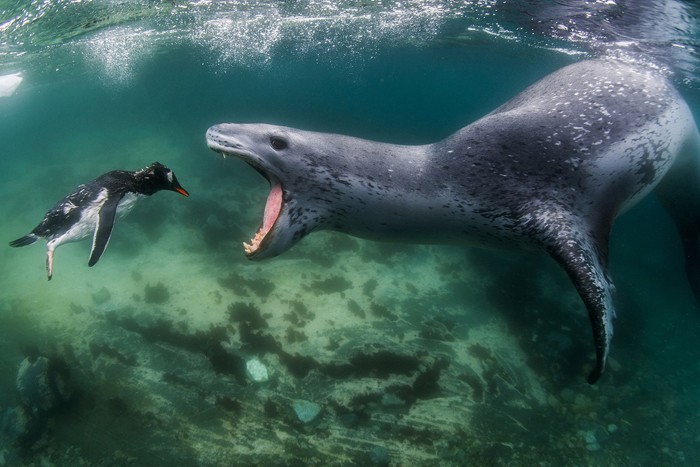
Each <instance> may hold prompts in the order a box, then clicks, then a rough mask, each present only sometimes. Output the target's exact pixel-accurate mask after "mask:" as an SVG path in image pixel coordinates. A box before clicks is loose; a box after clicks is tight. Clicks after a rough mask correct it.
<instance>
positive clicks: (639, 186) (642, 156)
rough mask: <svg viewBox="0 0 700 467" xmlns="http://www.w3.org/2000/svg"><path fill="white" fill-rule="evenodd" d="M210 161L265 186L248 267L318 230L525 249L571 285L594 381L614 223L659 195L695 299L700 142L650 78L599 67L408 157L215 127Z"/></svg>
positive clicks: (599, 364) (377, 147) (686, 114)
mask: <svg viewBox="0 0 700 467" xmlns="http://www.w3.org/2000/svg"><path fill="white" fill-rule="evenodd" d="M206 138H207V143H208V146H209V147H210V148H211V149H213V150H214V151H216V152H218V153H220V154H221V155H222V156H224V157H226V156H235V157H238V158H240V159H242V160H244V161H245V162H247V163H248V164H249V165H251V166H252V167H254V168H255V169H256V170H257V171H259V172H260V173H261V174H262V175H264V176H265V177H266V178H267V180H268V181H269V183H270V187H271V189H270V194H269V196H268V199H267V203H266V206H265V209H264V215H263V221H262V223H261V226H260V229H259V230H258V232H257V233H256V234H255V236H254V237H253V239H252V240H251V241H250V243H244V248H245V252H246V255H247V257H248V258H250V259H262V258H268V257H272V256H275V255H279V254H280V253H282V252H284V251H286V250H287V249H289V248H290V247H291V246H292V245H294V243H296V242H297V241H298V240H299V239H301V238H302V237H304V236H305V235H307V234H309V233H310V232H312V231H314V230H319V229H333V230H337V231H341V232H345V233H348V234H350V235H354V236H358V237H363V238H369V239H380V240H391V241H409V242H417V243H464V242H468V241H473V240H476V241H477V242H486V243H490V244H496V245H499V244H500V245H504V246H506V245H522V246H534V247H538V248H542V249H544V250H545V251H547V252H548V253H549V254H550V255H551V256H552V257H553V258H554V259H555V260H556V261H557V262H558V263H559V264H560V265H561V266H562V267H563V269H564V270H565V271H566V273H567V274H568V276H569V277H570V279H571V281H572V282H573V284H574V286H575V287H576V289H577V291H578V293H579V295H580V296H581V299H582V300H583V302H584V304H585V306H586V308H587V310H588V315H589V318H590V321H591V325H592V328H593V338H594V343H595V354H596V364H595V368H594V369H593V370H592V371H591V373H590V375H589V377H588V381H589V382H590V383H594V382H596V381H597V380H598V379H599V377H600V375H601V374H602V373H603V371H604V369H605V364H606V360H607V358H608V354H609V351H610V343H611V339H612V335H613V318H614V317H615V308H614V303H613V298H614V291H615V287H614V285H613V282H612V279H611V277H610V274H609V271H608V239H609V236H610V231H611V228H612V225H613V221H614V219H615V218H616V217H617V216H618V215H620V214H621V213H623V212H625V211H626V210H627V209H629V208H630V207H632V206H633V205H634V204H635V203H637V202H638V201H639V200H640V199H642V198H643V197H644V196H646V195H647V194H648V193H650V192H651V191H652V190H654V189H656V192H657V193H658V195H659V196H660V198H661V200H662V202H663V204H664V205H665V206H666V207H667V209H668V210H669V212H670V213H671V216H672V217H673V219H674V221H675V223H676V225H677V227H678V231H679V232H680V234H681V236H682V239H683V245H684V247H685V254H686V270H687V274H688V278H689V280H690V283H691V287H692V289H693V291H694V292H695V294H696V297H700V242H699V241H698V237H699V232H700V159H699V158H698V156H699V155H700V151H699V150H698V149H699V144H698V142H699V141H700V138H699V136H698V130H697V127H696V125H695V122H694V119H693V116H692V115H691V112H690V110H689V108H688V106H687V104H686V103H685V101H684V100H683V98H682V97H681V96H680V94H679V93H678V92H677V90H676V89H674V87H673V86H672V84H671V83H670V82H669V81H668V80H667V78H666V77H664V76H662V75H661V74H659V73H658V72H656V71H654V70H652V69H648V68H644V67H641V66H638V65H634V64H629V63H624V62H621V61H614V60H606V59H596V60H587V61H582V62H578V63H575V64H572V65H569V66H567V67H564V68H562V69H560V70H558V71H556V72H554V73H552V74H550V75H548V76H546V77H544V78H543V79H541V80H540V81H538V82H537V83H535V84H533V85H531V86H530V87H528V88H527V89H525V90H524V91H523V92H521V93H520V94H519V95H517V96H516V97H514V98H513V99H511V100H510V101H508V102H507V103H505V104H504V105H502V106H501V107H498V108H497V109H496V110H494V111H492V112H491V113H489V114H487V115H486V116H484V117H482V118H480V119H479V120H477V121H475V122H474V123H471V124H470V125H468V126H466V127H464V128H462V129H461V130H459V131H457V132H456V133H454V134H452V135H450V136H448V137H446V138H445V139H443V140H441V141H438V142H436V143H433V144H426V145H416V146H406V145H396V144H386V143H379V142H374V141H367V140H364V139H359V138H355V137H350V136H344V135H335V134H324V133H316V132H311V131H302V130H297V129H293V128H287V127H281V126H274V125H268V124H234V123H224V124H219V125H215V126H212V127H211V128H209V130H208V131H207V135H206Z"/></svg>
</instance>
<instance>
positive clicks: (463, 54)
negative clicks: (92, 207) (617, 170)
mask: <svg viewBox="0 0 700 467" xmlns="http://www.w3.org/2000/svg"><path fill="white" fill-rule="evenodd" d="M699 15H700V9H699V8H698V7H697V6H696V5H695V4H694V3H693V2H690V1H687V2H683V1H671V0H667V1H651V2H642V1H623V0H617V1H573V0H566V1H557V2H529V1H516V2H513V1H508V2H507V1H497V0H491V1H488V0H480V1H477V0H475V1H468V2H451V1H437V0H435V1H407V2H392V1H382V2H373V1H365V2H354V1H346V2H330V1H301V2H291V1H274V2H273V1H252V0H249V1H223V2H215V1H197V2H184V1H167V2H166V1H162V2H159V1H144V0H141V1H138V0H131V1H127V0H124V1H107V0H103V1H98V0H95V1H91V2H74V1H57V0H45V1H31V2H20V1H5V2H0V76H7V75H11V74H19V75H17V76H21V78H22V82H21V83H20V84H19V86H18V87H17V88H16V89H15V90H13V92H12V93H11V95H8V96H5V97H0V199H2V201H3V202H2V203H1V204H0V238H3V239H5V241H6V242H10V241H12V240H14V239H15V238H18V237H20V236H22V235H24V234H26V233H27V232H29V231H30V230H31V229H32V228H33V227H34V226H35V225H36V224H37V223H38V222H39V221H40V220H41V218H42V216H43V215H44V213H45V212H46V211H47V210H48V209H49V208H50V207H51V206H52V205H53V203H54V202H56V201H57V200H58V199H60V198H61V197H63V196H65V195H66V194H68V193H69V192H70V191H71V190H73V189H74V188H75V187H76V186H78V185H79V184H81V183H84V182H86V181H88V180H91V179H93V178H95V177H97V176H98V175H100V174H102V173H104V172H107V171H110V170H115V169H120V170H137V169H140V168H142V167H145V166H146V165H148V164H150V163H151V162H154V161H159V162H161V163H163V164H165V165H167V166H168V167H170V168H172V169H173V170H174V172H175V173H176V174H177V177H178V179H179V181H180V182H181V184H182V185H183V186H184V187H185V188H186V189H187V190H188V191H189V192H190V197H189V198H183V197H181V196H178V195H177V194H175V193H172V192H159V193H156V194H155V195H153V196H152V197H150V198H146V199H144V200H142V201H140V202H139V204H138V205H137V206H136V207H135V208H134V211H133V212H132V213H131V214H130V215H129V216H128V217H125V218H124V219H119V220H118V221H117V223H116V224H115V228H114V232H113V234H112V238H111V240H110V243H109V246H108V248H107V250H106V252H105V254H104V255H103V257H102V258H101V260H100V262H99V263H98V264H97V265H95V266H94V267H92V268H89V267H88V266H87V260H88V257H89V252H90V240H89V239H86V240H84V241H81V242H78V243H71V244H66V245H63V246H61V247H60V248H59V249H58V250H57V252H56V257H55V265H54V277H53V279H52V280H51V281H50V282H49V281H47V280H46V271H45V249H44V242H43V241H42V242H39V243H37V244H36V245H33V246H28V247H25V248H21V249H14V248H10V247H9V246H6V247H3V248H0V261H1V263H0V264H1V265H2V267H0V465H96V466H103V465H104V466H106V465H206V466H208V465H255V464H257V465H297V464H298V465H305V464H308V465H534V464H538V465H598V464H604V465H652V464H653V465H695V464H696V463H697V459H699V458H700V435H698V432H697V426H698V425H699V424H700V398H698V392H697V389H696V388H697V387H698V385H699V384H700V364H699V363H698V361H700V358H699V357H700V345H699V344H698V342H697V335H698V332H699V331H700V307H699V306H698V304H697V303H696V302H695V301H694V298H693V296H692V293H691V291H690V288H689V287H688V285H687V280H686V278H685V273H684V266H683V254H682V251H681V246H680V242H679V240H678V238H677V234H676V232H675V228H674V226H673V225H672V223H671V221H670V218H669V217H668V216H667V214H666V213H665V212H664V211H663V210H662V209H661V207H660V204H659V203H658V202H657V201H656V200H655V199H654V197H653V196H650V197H648V198H647V199H645V200H643V201H642V202H641V203H640V204H639V205H638V206H636V207H635V208H633V209H632V210H631V211H630V212H628V213H626V214H624V215H623V216H621V217H620V218H619V219H618V220H617V222H616V224H615V227H614V230H613V235H612V239H611V248H610V250H611V269H612V276H613V279H614V280H615V283H616V286H617V298H616V304H617V313H618V317H617V320H616V322H615V326H616V327H615V338H614V341H613V347H612V351H611V360H610V362H609V367H608V370H607V371H606V373H605V374H604V376H603V377H602V378H601V380H600V381H599V383H597V384H596V385H589V384H587V383H586V380H585V378H586V375H587V373H588V371H589V370H590V369H591V367H592V365H593V363H594V361H593V343H592V339H591V331H590V325H589V322H588V317H587V315H586V311H585V309H584V306H583V304H582V303H581V301H580V298H579V296H578V294H577V293H576V291H575V289H574V287H573V286H572V285H571V283H570V282H569V280H568V278H567V277H566V274H565V273H564V272H563V271H562V270H561V269H560V268H559V267H558V265H557V264H555V263H554V261H552V260H550V259H549V258H548V257H547V256H546V255H545V254H544V253H542V254H538V253H532V252H530V253H527V252H520V251H518V250H513V251H510V250H509V251H500V250H484V249H479V248H477V247H473V246H464V247H461V246H460V247H458V246H421V245H403V244H392V243H378V242H370V241H366V240H360V239H356V238H352V237H349V236H346V235H343V234H340V233H334V232H318V233H314V234H313V235H310V236H309V237H306V238H305V239H304V240H302V241H301V242H300V243H299V244H298V245H296V246H295V247H294V248H292V249H291V250H289V251H287V252H286V253H284V254H283V255H281V256H279V257H277V258H274V259H271V260H267V261H262V262H252V261H248V260H246V259H245V256H244V253H243V248H242V246H241V242H243V241H247V240H248V239H249V238H250V237H251V235H252V234H253V233H254V232H255V230H256V229H257V227H258V224H259V222H260V218H261V214H262V210H263V206H264V200H265V197H266V196H267V193H268V184H267V182H266V181H265V180H264V179H263V178H262V177H260V175H259V174H258V173H256V171H255V170H253V169H251V168H250V167H249V166H247V165H246V164H244V163H243V162H241V161H238V160H232V159H226V160H222V159H221V157H220V156H218V155H217V154H215V153H213V152H212V151H210V150H209V149H208V148H207V146H206V141H205V137H204V135H205V132H206V130H207V128H208V127H210V126H211V125H214V124H217V123H221V122H226V121H230V122H265V123H273V124H279V125H287V126H292V127H297V128H303V129H307V130H313V131H324V132H332V133H340V134H347V135H352V136H357V137H361V138H366V139H373V140H380V141H386V142H392V143H397V144H424V143H430V142H434V141H437V140H439V139H441V138H444V137H446V136H448V135H449V134H451V133H452V132H454V131H456V130H457V129H459V128H462V127H463V126H465V125H467V124H468V123H470V122H472V121H474V120H476V119H477V118H479V117H481V116H483V115H485V114H486V113H488V112H490V111H491V110H493V109H494V108H496V107H497V106H499V105H501V104H502V103H504V102H505V101H507V100H508V99H509V98H511V97H513V96H514V95H515V94H517V93H518V92H519V91H521V90H523V89H524V88H525V87H527V86H528V85H529V84H532V83H533V82H535V81H537V80H538V79H539V78H542V77H544V76H545V75H547V74H548V73H550V72H552V71H554V70H556V69H558V68H561V67H563V66H565V65H567V64H570V63H573V62H575V61H578V60H582V59H585V58H590V57H595V56H612V57H617V58H619V59H621V60H626V61H631V62H635V63H641V64H644V65H645V66H648V67H653V68H655V69H658V70H660V71H661V72H663V73H666V74H667V75H668V76H669V79H671V80H672V82H673V83H674V84H675V85H676V86H677V88H678V89H679V91H680V92H681V94H682V95H683V96H684V97H685V98H686V100H687V101H688V103H689V105H690V107H691V110H692V111H693V112H694V113H695V115H696V117H697V115H698V111H699V110H700V73H698V71H697V70H698V57H699V56H698V41H699V38H700V33H699V28H700V16H699ZM0 82H1V81H0ZM8 94H9V92H8ZM25 359H28V360H25ZM42 359H43V360H42ZM28 361H33V362H37V361H39V362H48V363H47V365H48V364H50V365H49V366H50V368H49V367H48V366H47V367H46V368H44V369H43V370H41V368H39V369H38V370H36V371H37V372H38V373H37V374H38V376H37V378H38V379H37V378H34V379H32V378H29V379H26V378H25V379H23V378H22V377H20V378H18V374H19V375H25V376H26V372H25V373H22V371H23V370H22V369H23V368H24V369H25V370H26V366H25V367H22V365H23V362H28ZM25 365H26V363H25ZM260 367H262V368H264V371H262V370H260ZM34 368H37V367H34ZM251 368H252V369H256V368H257V369H258V372H255V371H253V370H251ZM40 370H41V371H40ZM260 371H262V373H260ZM265 373H266V374H265ZM42 375H44V376H46V378H47V379H46V380H45V381H43V382H42V381H39V380H40V379H41V377H43V376H42ZM37 381H39V383H42V384H44V383H45V386H48V387H49V389H48V391H49V393H51V394H54V401H53V404H52V407H51V409H49V410H43V409H37V408H36V407H33V404H34V405H36V404H35V401H36V398H40V399H41V398H42V397H46V396H45V395H43V396H42V394H38V395H36V394H34V393H36V392H37V390H36V388H33V386H32V385H34V386H37V385H38V386H41V384H39V383H37ZM27 386H29V388H27ZM32 391H34V392H32ZM39 392H40V391H39ZM32 394H34V396H33V398H32ZM28 398H29V401H28Z"/></svg>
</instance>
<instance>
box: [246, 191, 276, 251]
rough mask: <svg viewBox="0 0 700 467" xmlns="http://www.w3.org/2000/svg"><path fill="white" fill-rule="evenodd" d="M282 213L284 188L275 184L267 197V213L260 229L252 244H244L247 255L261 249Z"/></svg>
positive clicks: (251, 241)
mask: <svg viewBox="0 0 700 467" xmlns="http://www.w3.org/2000/svg"><path fill="white" fill-rule="evenodd" d="M280 211H282V186H280V184H279V183H275V184H274V185H272V188H271V189H270V194H268V195H267V202H266V203H265V213H264V214H263V221H262V225H261V226H260V229H259V230H258V232H257V233H256V234H255V236H254V237H253V238H251V239H250V244H248V243H245V242H243V249H244V250H245V252H246V254H247V255H251V254H253V253H255V252H256V251H257V250H258V248H260V243H262V241H263V239H264V238H265V236H266V235H267V234H268V232H270V229H272V226H273V225H275V221H276V220H277V217H278V216H279V215H280Z"/></svg>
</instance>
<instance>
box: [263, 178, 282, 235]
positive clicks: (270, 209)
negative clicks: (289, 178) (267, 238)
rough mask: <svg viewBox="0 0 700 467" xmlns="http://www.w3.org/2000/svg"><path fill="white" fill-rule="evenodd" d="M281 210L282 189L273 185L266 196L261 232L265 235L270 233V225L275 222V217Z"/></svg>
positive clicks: (277, 185)
mask: <svg viewBox="0 0 700 467" xmlns="http://www.w3.org/2000/svg"><path fill="white" fill-rule="evenodd" d="M281 209H282V187H281V186H280V185H279V184H275V185H274V186H273V187H272V189H271V190H270V194H269V195H267V203H265V214H264V216H263V224H262V230H263V232H264V233H265V234H267V232H269V231H270V229H271V228H272V225H273V224H274V223H275V221H276V220H277V216H279V214H280V210H281Z"/></svg>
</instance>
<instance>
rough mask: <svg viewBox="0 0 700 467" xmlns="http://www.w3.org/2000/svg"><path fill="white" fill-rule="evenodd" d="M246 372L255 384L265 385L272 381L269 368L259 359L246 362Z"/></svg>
mask: <svg viewBox="0 0 700 467" xmlns="http://www.w3.org/2000/svg"><path fill="white" fill-rule="evenodd" d="M245 372H246V375H248V378H250V380H251V381H253V382H255V383H264V382H266V381H267V380H269V379H270V375H269V374H268V372H267V367H266V366H265V365H264V364H263V362H261V361H260V360H258V359H257V358H251V359H250V360H248V361H247V362H246V364H245Z"/></svg>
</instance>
